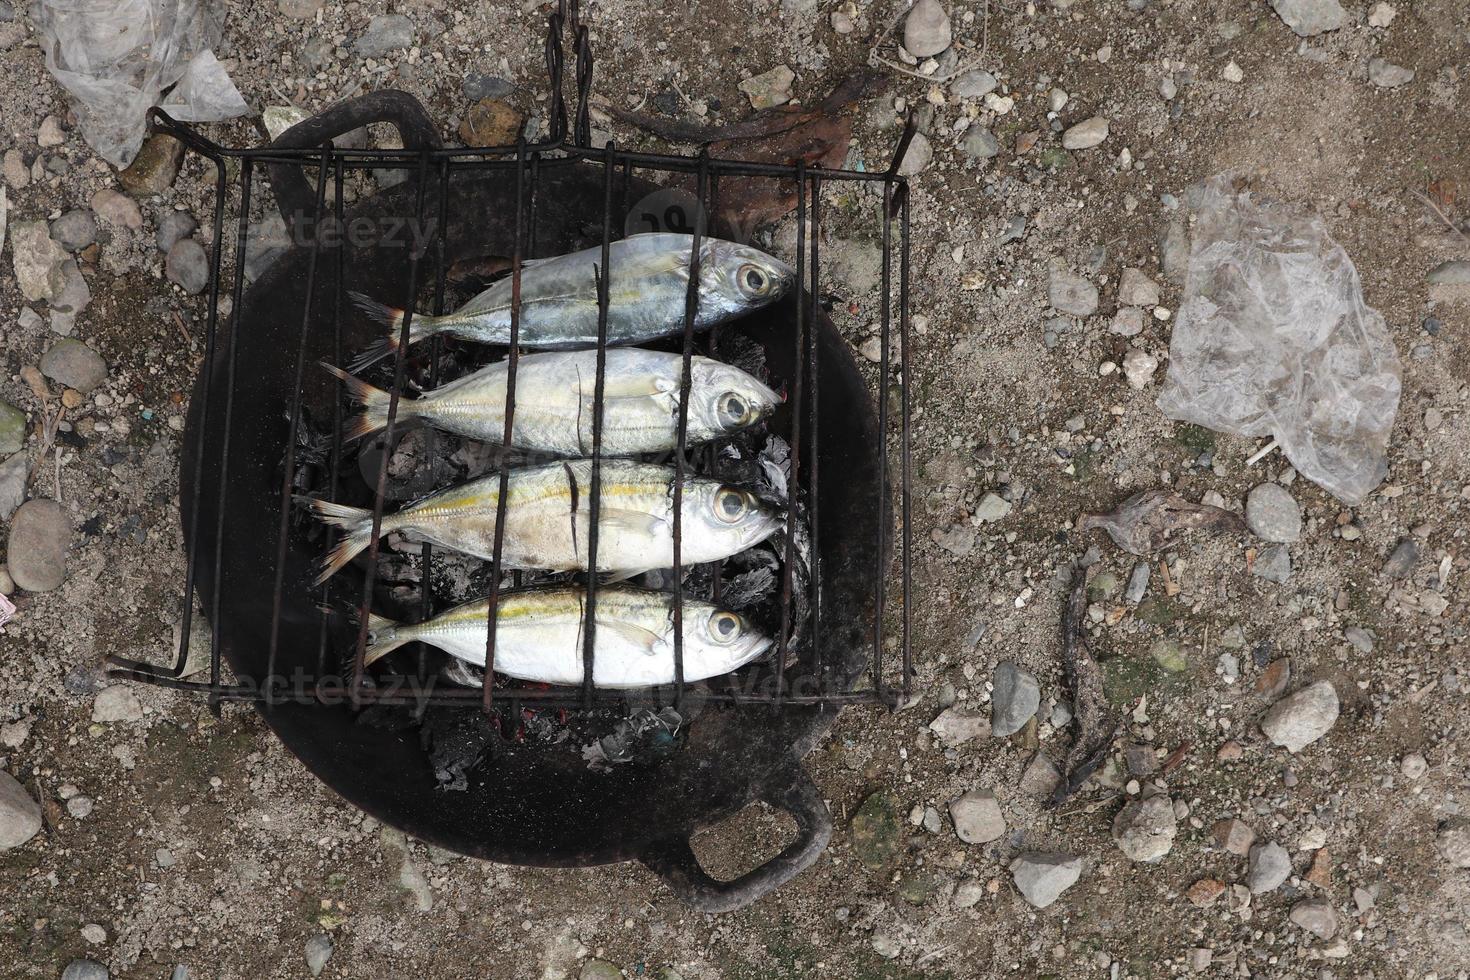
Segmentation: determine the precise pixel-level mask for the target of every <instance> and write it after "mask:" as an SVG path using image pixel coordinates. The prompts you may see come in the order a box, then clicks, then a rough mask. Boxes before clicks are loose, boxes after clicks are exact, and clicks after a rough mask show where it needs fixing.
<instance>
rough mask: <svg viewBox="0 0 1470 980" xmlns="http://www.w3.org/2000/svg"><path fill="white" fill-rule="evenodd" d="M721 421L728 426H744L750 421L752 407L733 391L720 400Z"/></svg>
mask: <svg viewBox="0 0 1470 980" xmlns="http://www.w3.org/2000/svg"><path fill="white" fill-rule="evenodd" d="M720 420H721V421H722V422H725V423H726V424H728V425H743V424H744V423H746V422H748V421H749V420H750V405H749V404H748V403H747V402H746V401H745V399H744V398H741V397H740V396H739V395H737V394H735V393H734V392H733V391H730V392H726V393H725V394H724V395H723V396H721V398H720Z"/></svg>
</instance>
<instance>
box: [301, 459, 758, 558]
mask: <svg viewBox="0 0 1470 980" xmlns="http://www.w3.org/2000/svg"><path fill="white" fill-rule="evenodd" d="M506 476H507V482H506V501H505V534H504V539H503V541H502V543H501V553H500V561H501V567H502V568H540V569H548V570H550V571H557V572H563V571H572V570H585V569H586V568H587V565H588V550H589V545H588V532H589V531H590V529H591V527H592V515H591V499H592V461H591V460H590V459H576V460H568V461H566V462H561V463H548V464H546V465H543V466H530V467H525V468H523V469H515V470H511V471H510V472H509V473H508V474H507V475H506ZM499 497H500V474H498V473H496V474H493V475H491V476H486V477H482V478H481V479H478V480H473V481H471V482H469V483H465V484H462V485H460V486H457V487H450V488H449V489H447V490H441V491H439V492H438V493H435V494H432V495H430V496H428V497H425V498H423V499H422V500H419V501H417V502H415V503H413V504H410V505H409V506H407V507H404V508H403V509H401V510H399V511H398V512H396V513H393V514H384V515H383V520H382V523H381V525H380V528H381V533H383V534H387V533H389V532H391V531H404V532H407V533H409V534H412V535H414V536H416V537H418V538H421V539H426V540H428V541H431V542H433V543H434V544H437V545H442V546H443V547H446V548H450V549H452V550H454V551H461V552H464V553H466V554H470V555H474V556H476V557H478V558H484V559H486V560H489V559H490V558H491V556H492V555H493V553H494V548H495V515H496V503H497V501H498V500H499ZM600 497H601V508H600V510H599V511H598V520H597V526H598V537H597V568H598V570H599V571H602V572H610V573H612V574H613V575H615V576H618V577H627V576H630V575H635V574H637V573H639V572H643V571H647V570H649V569H653V568H670V567H672V566H673V564H674V534H673V527H674V524H673V522H674V468H673V467H672V466H659V465H655V464H653V463H637V462H633V461H631V460H618V459H609V460H604V461H603V463H602V485H601V494H600ZM298 499H301V500H302V501H303V502H304V503H306V504H307V505H309V506H310V507H311V508H312V509H313V510H314V511H315V512H316V515H317V516H318V517H319V518H321V519H322V520H323V521H325V522H327V523H329V524H333V525H335V526H337V527H339V528H342V529H343V530H344V531H345V532H346V534H345V535H344V536H343V538H342V540H341V541H340V542H338V544H337V546H336V547H335V548H334V549H333V550H332V552H331V554H330V555H328V556H327V559H326V561H325V562H324V563H323V567H322V572H321V575H320V576H319V577H318V578H317V584H321V583H322V582H324V581H325V580H326V579H327V578H328V577H330V576H331V575H333V574H334V573H336V572H337V571H338V570H339V569H341V568H342V567H343V566H344V565H346V564H347V563H348V562H349V561H351V560H352V558H353V557H354V556H355V555H357V553H358V552H360V551H362V550H363V549H364V548H366V547H367V546H368V544H369V543H370V542H371V541H372V533H373V531H372V525H373V520H372V512H371V511H369V510H365V509H362V508H358V507H347V506H344V505H343V504H337V503H332V502H330V501H326V500H312V499H309V498H298ZM680 510H681V512H682V515H683V520H682V526H681V534H680V541H681V543H682V546H683V547H682V549H681V558H682V560H683V561H684V562H685V563H686V564H694V563H697V562H705V561H717V560H719V559H721V558H728V557H729V556H730V555H733V554H735V553H736V552H739V551H743V550H745V549H746V548H749V547H751V546H752V545H755V544H758V543H760V542H761V541H764V540H765V539H766V538H768V537H770V535H771V534H772V533H773V532H774V531H775V530H776V529H777V528H778V527H779V526H780V523H781V520H780V517H779V515H778V513H777V511H776V508H775V507H773V506H771V505H770V504H768V503H766V502H764V501H762V500H760V499H759V498H757V497H756V496H755V495H754V494H752V493H750V492H749V491H746V490H740V489H737V488H735V487H729V486H725V485H724V484H722V483H720V482H719V481H717V480H710V479H706V478H704V477H698V476H689V477H686V478H685V480H684V495H683V498H682V503H681V507H680Z"/></svg>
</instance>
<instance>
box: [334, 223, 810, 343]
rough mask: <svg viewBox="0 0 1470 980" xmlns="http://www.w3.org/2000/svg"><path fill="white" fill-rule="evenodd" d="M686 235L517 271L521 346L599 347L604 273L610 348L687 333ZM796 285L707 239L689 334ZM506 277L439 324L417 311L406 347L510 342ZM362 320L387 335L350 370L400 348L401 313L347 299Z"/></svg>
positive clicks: (762, 261)
mask: <svg viewBox="0 0 1470 980" xmlns="http://www.w3.org/2000/svg"><path fill="white" fill-rule="evenodd" d="M693 247H694V239H693V236H692V235H678V234H671V233H666V232H654V233H651V234H642V235H633V236H630V237H628V238H623V239H619V240H618V241H615V242H612V243H611V244H610V245H609V247H608V268H607V269H606V270H602V272H598V269H599V267H600V266H601V264H602V246H600V245H598V246H596V247H594V248H587V249H583V250H582V251H580V252H571V253H569V254H567V255H558V256H555V257H553V258H546V259H531V260H528V261H525V262H522V263H521V322H520V332H519V335H518V340H519V342H520V345H521V346H522V347H531V348H540V349H543V350H571V349H576V348H583V347H593V346H596V344H597V278H598V275H600V274H606V275H607V293H608V296H607V340H608V343H610V344H636V343H641V342H643V341H647V340H653V339H655V338H658V337H668V336H671V335H673V334H677V333H680V332H682V331H683V329H684V303H685V296H686V293H687V291H688V287H689V257H690V254H691V253H692V251H693ZM795 281H796V273H795V271H794V270H793V269H792V268H791V267H790V266H788V265H787V264H786V263H785V262H782V261H781V260H780V259H777V258H774V257H772V256H770V255H767V254H766V253H765V252H762V251H760V250H759V249H754V248H751V247H749V246H748V245H737V244H735V243H734V242H727V241H724V240H722V239H719V238H704V239H702V240H701V242H700V248H699V307H698V311H697V314H696V316H695V320H694V328H695V329H696V330H705V329H708V328H709V327H711V326H713V325H714V324H716V323H722V322H724V321H726V320H731V319H734V318H735V317H738V316H743V315H745V314H746V313H749V312H751V311H752V310H757V309H760V308H761V307H763V306H768V305H770V304H771V303H774V302H776V301H777V300H779V299H780V298H781V297H782V296H784V295H786V293H787V291H789V290H790V289H791V287H792V285H793V284H794V283H795ZM511 285H512V283H511V277H509V276H507V277H506V278H504V279H501V280H500V281H498V282H496V283H495V284H494V285H492V286H491V287H490V288H489V289H486V290H485V291H484V292H482V293H480V295H478V296H476V297H475V298H474V299H472V300H470V301H469V302H468V303H466V304H465V305H464V306H461V307H460V308H459V309H457V310H455V311H454V312H452V313H446V314H444V315H443V316H430V315H428V314H423V313H415V314H414V315H413V319H412V321H411V322H410V323H409V328H408V329H409V335H408V342H409V343H411V344H412V343H417V342H418V341H420V340H424V339H425V338H428V337H433V336H435V335H438V334H446V335H448V336H451V337H459V338H461V339H463V340H472V341H477V342H479V343H482V344H509V343H510V313H511ZM352 298H353V300H354V301H355V302H356V303H357V305H358V306H359V307H361V308H362V309H363V310H364V312H366V313H367V314H368V315H370V316H371V317H373V318H374V319H375V320H377V321H378V322H380V323H382V324H383V325H384V326H386V327H387V328H388V335H387V336H386V337H385V338H384V339H382V340H380V341H378V342H377V343H376V344H374V345H373V346H371V347H369V348H368V349H367V350H366V351H364V352H363V353H362V355H361V356H359V357H358V358H357V359H356V360H354V361H353V362H352V364H351V365H350V367H351V368H352V370H354V371H357V370H360V369H361V368H363V367H366V366H367V365H369V364H372V363H373V362H374V361H377V360H379V359H380V358H383V357H386V356H387V355H389V354H391V353H393V352H394V351H395V350H397V349H398V340H399V337H400V335H401V334H402V330H403V310H400V309H396V308H394V307H391V306H387V305H385V304H383V303H379V302H377V301H376V300H373V299H371V298H370V297H367V296H364V295H362V294H361V293H354V294H352Z"/></svg>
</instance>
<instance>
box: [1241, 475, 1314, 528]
mask: <svg viewBox="0 0 1470 980" xmlns="http://www.w3.org/2000/svg"><path fill="white" fill-rule="evenodd" d="M1245 522H1246V524H1247V525H1249V526H1250V529H1251V532H1252V533H1254V534H1255V536H1256V537H1258V538H1260V539H1261V540H1262V541H1279V542H1292V541H1296V540H1297V539H1298V538H1300V537H1301V536H1302V509H1301V506H1300V505H1299V504H1298V503H1297V502H1296V499H1295V498H1294V497H1292V495H1291V492H1290V491H1289V490H1287V489H1286V488H1285V487H1283V486H1282V485H1281V484H1279V483H1262V484H1259V485H1257V486H1256V487H1255V488H1254V489H1252V490H1251V492H1250V493H1248V494H1246V498H1245Z"/></svg>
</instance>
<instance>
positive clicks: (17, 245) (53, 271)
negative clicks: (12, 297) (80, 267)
mask: <svg viewBox="0 0 1470 980" xmlns="http://www.w3.org/2000/svg"><path fill="white" fill-rule="evenodd" d="M10 249H11V259H12V262H13V264H14V267H15V282H16V285H17V286H19V287H20V292H21V295H22V296H24V297H25V298H26V299H27V300H29V301H31V302H33V303H34V302H36V301H37V300H42V299H46V300H49V299H53V298H55V297H57V296H60V295H61V290H62V288H63V287H64V285H65V283H64V282H63V279H62V272H61V266H62V263H64V262H65V261H66V260H67V254H66V250H65V249H63V248H62V247H61V246H60V245H59V244H57V243H56V242H54V241H52V240H51V233H50V230H49V229H48V228H47V227H46V222H44V221H17V222H15V224H13V225H11V226H10Z"/></svg>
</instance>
